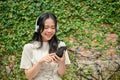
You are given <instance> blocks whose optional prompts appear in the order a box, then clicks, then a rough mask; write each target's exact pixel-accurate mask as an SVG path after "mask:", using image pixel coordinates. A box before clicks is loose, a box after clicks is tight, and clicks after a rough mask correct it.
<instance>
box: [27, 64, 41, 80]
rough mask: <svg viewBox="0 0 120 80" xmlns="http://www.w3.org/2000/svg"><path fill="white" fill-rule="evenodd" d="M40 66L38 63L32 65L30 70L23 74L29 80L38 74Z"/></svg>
mask: <svg viewBox="0 0 120 80" xmlns="http://www.w3.org/2000/svg"><path fill="white" fill-rule="evenodd" d="M41 64H42V63H40V62H38V63H36V64H35V65H33V67H32V68H30V69H27V70H25V74H26V77H27V79H28V80H31V79H32V78H34V77H35V76H36V75H37V74H38V72H39V71H40V68H41Z"/></svg>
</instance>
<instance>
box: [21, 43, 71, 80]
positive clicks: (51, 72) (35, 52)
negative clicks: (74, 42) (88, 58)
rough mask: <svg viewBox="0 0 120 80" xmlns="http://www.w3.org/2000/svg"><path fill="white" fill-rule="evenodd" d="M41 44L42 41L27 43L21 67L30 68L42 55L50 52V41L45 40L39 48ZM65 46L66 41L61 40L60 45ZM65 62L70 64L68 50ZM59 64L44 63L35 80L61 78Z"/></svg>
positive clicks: (59, 79) (56, 79) (58, 79)
mask: <svg viewBox="0 0 120 80" xmlns="http://www.w3.org/2000/svg"><path fill="white" fill-rule="evenodd" d="M39 46H40V42H37V41H36V42H34V43H28V44H25V46H24V48H23V52H22V57H21V64H20V68H22V69H29V68H31V67H32V66H33V65H34V64H36V63H37V62H38V61H39V60H40V59H41V58H42V57H44V56H46V55H47V54H49V44H48V42H43V46H42V48H38V47H39ZM61 46H65V43H64V42H60V43H59V45H58V47H61ZM65 64H70V60H69V56H68V53H67V51H66V53H65ZM57 69H58V64H57V63H54V62H51V63H47V62H45V63H43V64H42V66H41V68H40V72H39V73H38V74H37V76H36V77H35V78H34V79H33V80H61V77H60V76H59V75H58V73H57Z"/></svg>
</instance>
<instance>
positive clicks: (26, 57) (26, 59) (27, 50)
mask: <svg viewBox="0 0 120 80" xmlns="http://www.w3.org/2000/svg"><path fill="white" fill-rule="evenodd" d="M31 59H32V48H31V46H30V44H25V45H24V48H23V52H22V57H21V63H20V68H22V69H29V68H31V67H32V62H31Z"/></svg>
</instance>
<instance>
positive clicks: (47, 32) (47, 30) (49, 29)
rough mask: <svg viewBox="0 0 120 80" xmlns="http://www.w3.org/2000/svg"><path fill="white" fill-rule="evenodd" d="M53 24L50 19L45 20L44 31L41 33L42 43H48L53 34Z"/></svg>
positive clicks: (54, 30) (54, 29)
mask: <svg viewBox="0 0 120 80" xmlns="http://www.w3.org/2000/svg"><path fill="white" fill-rule="evenodd" d="M55 32H56V28H55V23H54V21H53V20H52V19H51V18H48V19H46V20H45V26H44V30H43V32H42V33H41V35H42V39H43V41H44V42H47V41H49V40H50V39H51V38H52V37H53V36H54V34H55Z"/></svg>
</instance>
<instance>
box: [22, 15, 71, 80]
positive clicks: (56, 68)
mask: <svg viewBox="0 0 120 80" xmlns="http://www.w3.org/2000/svg"><path fill="white" fill-rule="evenodd" d="M35 31H36V32H35V33H34V35H33V38H32V41H31V42H30V43H28V44H25V46H24V48H23V52H22V57H21V64H20V68H21V69H23V70H24V72H25V74H26V77H27V79H28V80H61V76H63V75H64V73H65V71H66V65H67V64H70V60H69V56H68V53H67V51H65V50H64V53H63V56H62V57H58V56H57V55H56V52H57V50H58V48H59V47H62V46H66V45H65V43H64V42H62V41H60V40H58V38H57V36H56V31H57V19H56V17H55V15H53V14H51V13H44V14H42V15H41V16H39V17H38V19H37V20H36V29H35Z"/></svg>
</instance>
